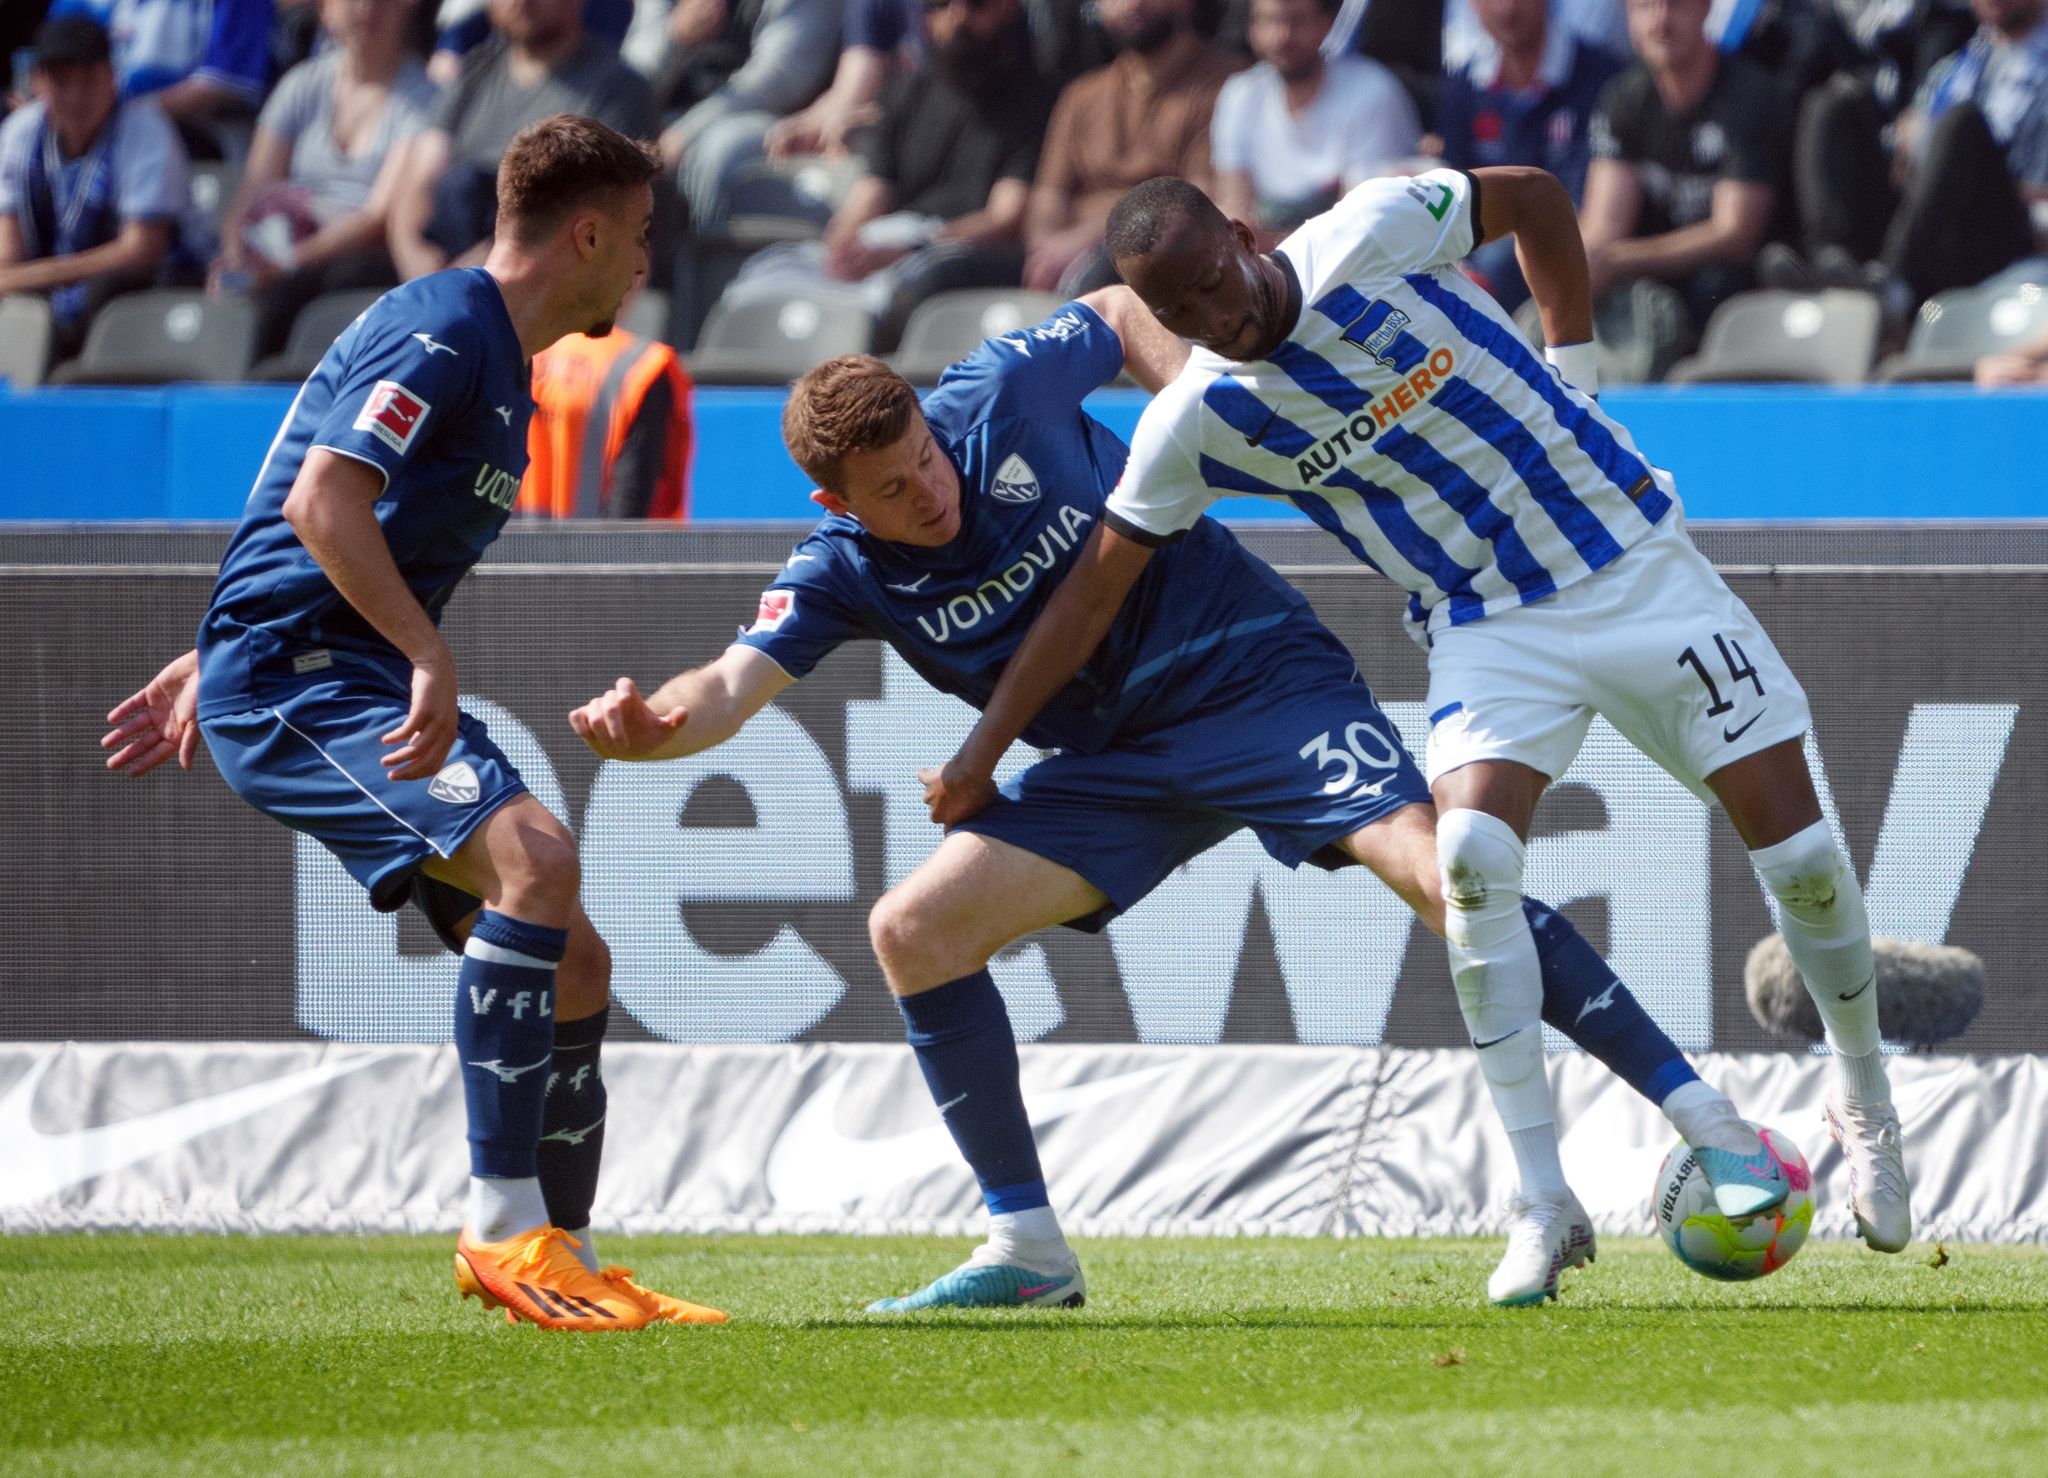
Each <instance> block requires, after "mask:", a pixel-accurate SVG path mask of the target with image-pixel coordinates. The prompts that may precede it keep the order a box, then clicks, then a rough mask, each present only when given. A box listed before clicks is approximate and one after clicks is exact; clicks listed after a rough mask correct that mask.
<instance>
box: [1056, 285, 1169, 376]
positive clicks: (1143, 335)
mask: <svg viewBox="0 0 2048 1478" xmlns="http://www.w3.org/2000/svg"><path fill="white" fill-rule="evenodd" d="M1078 301H1079V302H1082V303H1085V304H1087V305H1088V306H1089V307H1090V308H1093V309H1094V310H1095V312H1096V313H1097V314H1098V315H1099V316H1100V317H1101V319H1102V321H1103V322H1104V323H1106V324H1108V325H1109V327H1110V329H1111V330H1112V331H1113V332H1114V333H1115V334H1116V336H1117V337H1118V338H1119V339H1121V340H1123V345H1124V370H1125V372H1126V373H1127V374H1129V375H1130V377H1131V378H1132V379H1134V380H1136V381H1137V382H1138V383H1139V384H1140V385H1142V386H1144V387H1145V388H1146V389H1147V390H1149V391H1151V392H1152V393H1153V394H1155V395H1156V394H1158V393H1159V391H1160V390H1161V389H1162V388H1164V387H1165V386H1166V385H1167V383H1168V382H1170V381H1171V380H1172V379H1173V377H1174V376H1175V375H1178V374H1179V373H1180V369H1181V366H1182V365H1184V364H1186V363H1187V362H1188V345H1187V341H1186V340H1185V339H1183V338H1181V337H1180V336H1179V335H1178V334H1175V333H1173V332H1172V331H1171V330H1169V329H1167V328H1166V327H1165V326H1164V325H1162V324H1161V323H1160V322H1159V320H1158V319H1157V318H1154V317H1153V316H1152V310H1151V309H1149V308H1147V307H1146V306H1145V302H1144V300H1143V299H1142V298H1140V297H1139V296H1138V295H1137V294H1136V293H1135V292H1133V291H1131V289H1129V288H1128V287H1125V286H1124V285H1123V284H1122V283H1118V284H1116V285H1115V286H1114V287H1101V288H1097V289H1096V290H1095V291H1094V292H1092V293H1087V294H1085V295H1084V296H1082V297H1081V298H1080V299H1078Z"/></svg>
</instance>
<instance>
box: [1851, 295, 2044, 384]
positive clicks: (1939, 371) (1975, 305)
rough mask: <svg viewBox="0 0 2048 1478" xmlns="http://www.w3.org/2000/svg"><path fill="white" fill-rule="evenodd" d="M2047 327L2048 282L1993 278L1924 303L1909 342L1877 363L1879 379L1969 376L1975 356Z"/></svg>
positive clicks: (2023, 339)
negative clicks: (2007, 282) (1995, 281)
mask: <svg viewBox="0 0 2048 1478" xmlns="http://www.w3.org/2000/svg"><path fill="white" fill-rule="evenodd" d="M2043 326H2048V287H2043V286H2042V284H2040V283H2038V282H2023V283H2015V284H2010V285H2007V286H2003V287H1994V286H1992V285H1990V284H1989V283H1986V284H1984V285H1981V286H1978V287H1966V288H1960V289H1958V290H1957V291H1955V292H1946V293H1941V294H1939V295H1938V296H1936V297H1932V298H1929V299H1928V300H1927V301H1926V302H1924V303H1922V304H1921V305H1920V311H1919V313H1918V314H1916V315H1915V316H1914V319H1913V329H1912V332H1911V333H1910V334H1908V335H1907V337H1906V347H1905V349H1904V350H1902V351H1901V352H1899V353H1897V354H1894V355H1892V356H1891V358H1889V359H1887V360H1886V361H1885V362H1884V363H1883V364H1881V365H1879V366H1878V368H1877V378H1878V379H1880V380H1885V381H1890V382H1894V383H1896V382H1899V381H1905V380H1968V379H1970V378H1972V376H1973V375H1974V374H1975V372H1976V368H1977V361H1978V360H1980V359H1982V358H1983V357H1984V356H1985V355H1987V354H2001V353H2003V352H2004V351H2006V350H2008V349H2011V348H2013V347H2014V346H2015V345H2018V344H2023V343H2025V342H2026V341H2027V340H2028V339H2031V338H2033V337H2034V336H2035V335H2036V334H2038V333H2039V332H2040V331H2041V329H2042V328H2043Z"/></svg>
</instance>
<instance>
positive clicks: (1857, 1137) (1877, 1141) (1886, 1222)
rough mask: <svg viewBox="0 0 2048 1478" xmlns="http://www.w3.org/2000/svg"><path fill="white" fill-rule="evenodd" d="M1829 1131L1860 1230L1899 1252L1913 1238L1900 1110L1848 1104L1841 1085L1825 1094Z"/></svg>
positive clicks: (1879, 1247) (1881, 1247) (1878, 1246)
mask: <svg viewBox="0 0 2048 1478" xmlns="http://www.w3.org/2000/svg"><path fill="white" fill-rule="evenodd" d="M1826 1114H1827V1121H1828V1133H1829V1134H1830V1135H1832V1136H1833V1137H1834V1141H1835V1143H1836V1144H1838V1145H1840V1146H1841V1147H1842V1158H1843V1159H1844V1160H1845V1161H1847V1162H1848V1165H1849V1209H1850V1211H1852V1212H1854V1213H1855V1216H1856V1230H1857V1231H1859V1232H1861V1233H1862V1234H1863V1240H1864V1242H1865V1243H1867V1244H1868V1245H1869V1246H1870V1247H1871V1249H1872V1250H1874V1251H1877V1252H1898V1251H1900V1250H1902V1249H1903V1248H1904V1247H1905V1245H1906V1244H1907V1243H1908V1242H1910V1241H1911V1240H1912V1239H1913V1208H1912V1205H1911V1203H1910V1202H1909V1201H1908V1199H1907V1198H1908V1197H1909V1196H1910V1195H1911V1194H1912V1186H1911V1185H1910V1184H1909V1183H1908V1182H1907V1180H1906V1145H1905V1139H1904V1137H1903V1136H1902V1134H1901V1132H1900V1130H1899V1114H1898V1110H1897V1109H1895V1108H1893V1107H1892V1106H1891V1102H1890V1101H1889V1100H1886V1101H1885V1102H1884V1103H1879V1104H1861V1103H1850V1102H1849V1101H1848V1100H1847V1099H1845V1098H1844V1097H1843V1096H1842V1090H1841V1089H1839V1088H1830V1089H1829V1090H1828V1098H1827V1109H1826Z"/></svg>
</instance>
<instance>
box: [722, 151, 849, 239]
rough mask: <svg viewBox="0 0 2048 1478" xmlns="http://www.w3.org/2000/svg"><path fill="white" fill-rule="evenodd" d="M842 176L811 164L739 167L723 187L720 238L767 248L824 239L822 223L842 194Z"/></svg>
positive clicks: (811, 161)
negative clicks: (723, 216) (767, 246)
mask: <svg viewBox="0 0 2048 1478" xmlns="http://www.w3.org/2000/svg"><path fill="white" fill-rule="evenodd" d="M842 174H843V171H841V170H839V169H837V168H836V167H835V166H833V165H830V164H827V163H825V162H823V161H822V160H816V159H806V160H800V161H797V162H795V163H792V164H781V163H774V162H769V161H765V160H764V161H762V162H759V163H755V164H749V165H746V166H743V167H742V168H740V169H738V170H736V171H734V173H733V177H732V179H731V180H730V181H729V182H728V183H727V184H726V187H725V231H724V234H725V236H726V237H727V238H728V239H729V240H732V241H740V242H745V243H747V244H749V245H753V246H766V245H768V244H769V243H771V242H776V241H807V240H811V239H813V238H815V237H819V236H822V235H824V234H825V224H826V222H828V221H830V220H831V219H832V212H833V211H834V210H836V209H837V208H838V206H839V201H840V199H841V198H842V197H843V196H844V195H845V193H846V183H845V181H843V180H842V178H841V175H842Z"/></svg>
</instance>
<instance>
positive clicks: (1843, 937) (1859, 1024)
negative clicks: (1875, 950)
mask: <svg viewBox="0 0 2048 1478" xmlns="http://www.w3.org/2000/svg"><path fill="white" fill-rule="evenodd" d="M1749 860H1750V861H1751V862H1752V863H1754V864H1755V865H1756V871H1757V876H1758V877H1760V878H1762V879H1763V883H1764V887H1765V888H1767V889H1768V890H1769V891H1770V894H1771V896H1772V897H1773V898H1775V899H1776V900H1777V902H1778V931H1779V932H1780V933H1781V934H1783V935H1784V936H1785V948H1786V949H1787V950H1788V951H1789V952H1790V953H1791V955H1792V963H1793V964H1795V965H1797V966H1798V967H1799V976H1800V978H1801V979H1802V980H1804V981H1805V982H1806V992H1807V994H1808V995H1810V996H1812V997H1813V1004H1814V1005H1815V1007H1817V1008H1818V1009H1819V1011H1820V1019H1821V1024H1822V1025H1823V1026H1825V1027H1826V1028H1827V1034H1828V1045H1829V1046H1831V1047H1833V1048H1834V1049H1835V1053H1836V1055H1837V1057H1841V1056H1844V1055H1846V1056H1850V1057H1862V1056H1865V1055H1867V1054H1869V1053H1872V1052H1875V1051H1877V1049H1878V1044H1879V1041H1880V1040H1881V1039H1880V1036H1879V1032H1878V1026H1877V960H1876V957H1875V956H1874V955H1873V954H1872V953H1871V949H1870V918H1869V916H1868V915H1867V914H1866V913H1865V912H1864V909H1863V889H1862V888H1861V887H1859V886H1858V885H1857V882H1856V870H1855V869H1854V868H1852V867H1851V866H1849V862H1848V859H1847V858H1845V857H1844V856H1842V853H1841V850H1840V849H1839V848H1837V847H1836V846H1835V836H1834V833H1833V832H1831V831H1829V830H1828V824H1827V822H1825V821H1816V822H1814V823H1813V825H1811V826H1809V827H1807V828H1806V830H1804V831H1802V832H1800V833H1798V834H1797V835H1796V836H1790V837H1787V838H1786V839H1785V840H1784V841H1782V842H1778V843H1776V844H1775V845H1773V846H1769V847H1764V848H1761V849H1760V850H1758V851H1755V852H1752V853H1750V854H1749ZM1843 1086H1844V1088H1845V1090H1846V1089H1848V1088H1849V1080H1848V1077H1847V1074H1846V1072H1845V1073H1844V1077H1843Z"/></svg>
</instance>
